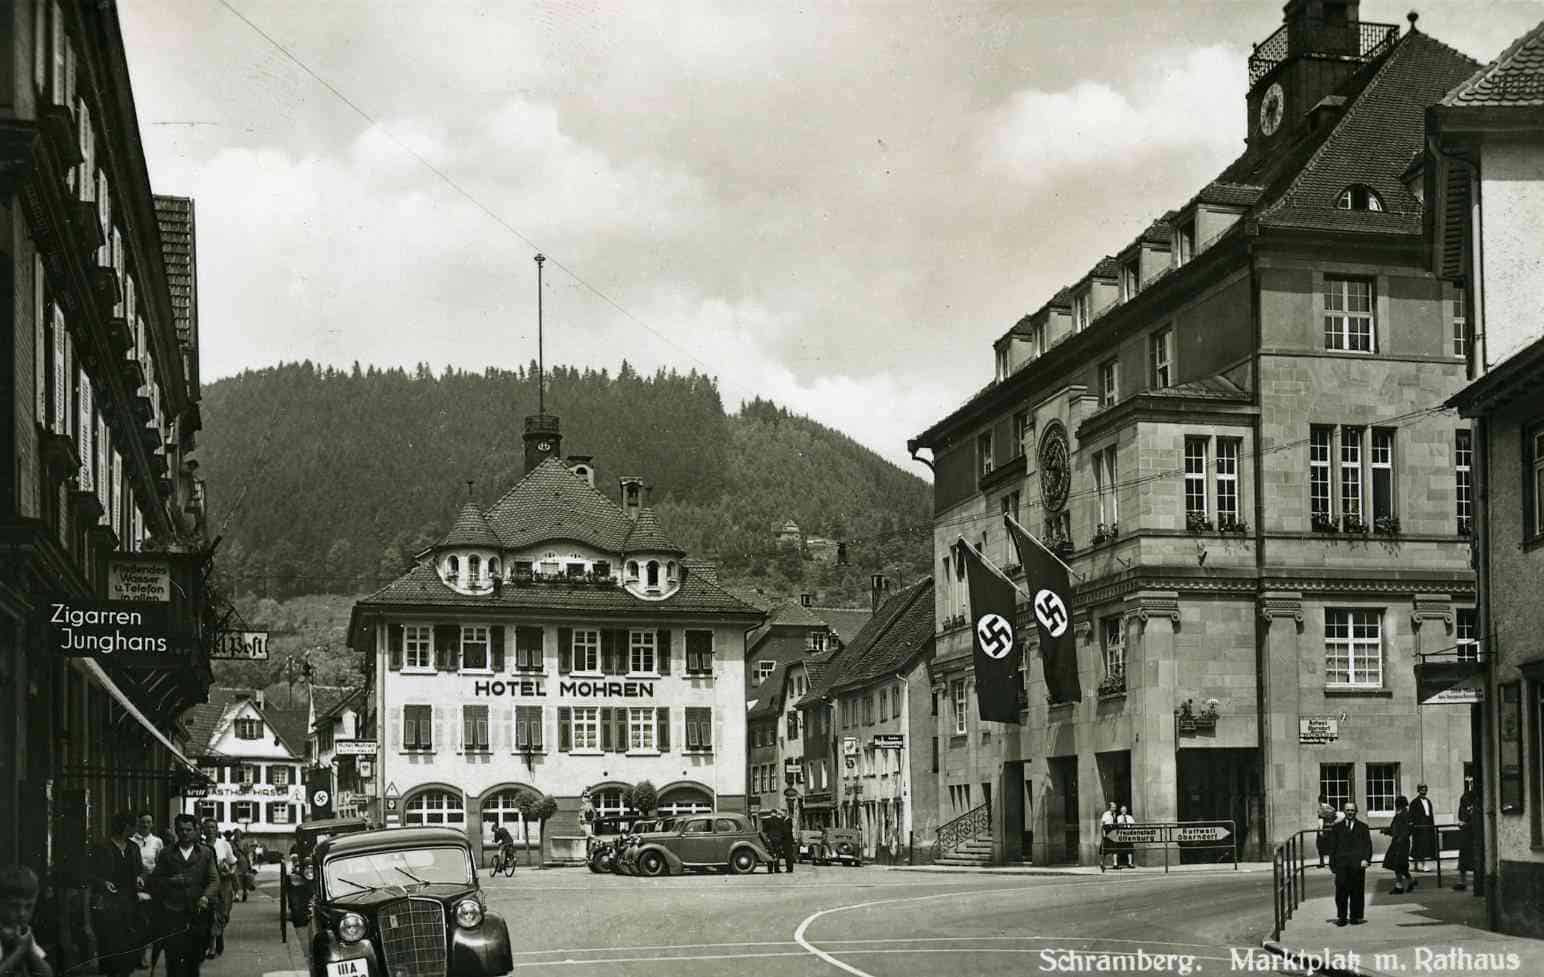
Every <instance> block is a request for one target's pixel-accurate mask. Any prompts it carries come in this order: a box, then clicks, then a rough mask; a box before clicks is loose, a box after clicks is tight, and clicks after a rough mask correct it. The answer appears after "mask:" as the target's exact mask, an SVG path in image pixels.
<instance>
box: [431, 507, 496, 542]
mask: <svg viewBox="0 0 1544 977" xmlns="http://www.w3.org/2000/svg"><path fill="white" fill-rule="evenodd" d="M499 545H500V544H499V537H498V534H497V533H495V532H494V531H493V529H492V527H490V526H489V525H488V521H487V520H486V519H484V518H483V514H482V512H481V510H479V509H478V508H477V503H475V502H473V501H472V500H471V499H468V500H467V501H466V502H464V503H462V505H461V512H460V513H458V514H457V516H456V521H455V524H454V525H452V526H451V527H450V532H448V533H446V534H445V538H444V539H442V540H440V546H442V547H445V546H486V547H489V548H493V549H497V548H498V546H499Z"/></svg>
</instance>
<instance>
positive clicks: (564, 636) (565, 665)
mask: <svg viewBox="0 0 1544 977" xmlns="http://www.w3.org/2000/svg"><path fill="white" fill-rule="evenodd" d="M573 661H574V629H573V628H558V674H559V675H567V674H568V673H569V672H571V671H573ZM564 711H565V712H566V711H567V710H564ZM564 749H567V747H564Z"/></svg>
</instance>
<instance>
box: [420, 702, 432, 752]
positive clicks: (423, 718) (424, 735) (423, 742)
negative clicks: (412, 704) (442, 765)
mask: <svg viewBox="0 0 1544 977" xmlns="http://www.w3.org/2000/svg"><path fill="white" fill-rule="evenodd" d="M418 745H419V747H421V748H422V749H425V750H432V749H434V707H433V706H419V707H418Z"/></svg>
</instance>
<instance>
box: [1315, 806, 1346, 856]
mask: <svg viewBox="0 0 1544 977" xmlns="http://www.w3.org/2000/svg"><path fill="white" fill-rule="evenodd" d="M1341 817H1342V815H1341V813H1340V812H1339V811H1337V810H1335V805H1333V804H1331V803H1330V799H1329V796H1328V795H1326V794H1320V795H1319V830H1318V831H1316V832H1314V839H1313V842H1314V847H1315V848H1316V849H1318V851H1319V867H1320V868H1323V867H1324V859H1325V857H1326V856H1327V855H1329V852H1330V833H1331V832H1332V831H1333V830H1334V828H1335V825H1336V824H1338V823H1339V822H1340V819H1341Z"/></svg>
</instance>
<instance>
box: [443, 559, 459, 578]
mask: <svg viewBox="0 0 1544 977" xmlns="http://www.w3.org/2000/svg"><path fill="white" fill-rule="evenodd" d="M460 575H461V561H460V560H458V559H456V558H455V557H454V556H452V557H451V558H450V559H448V560H446V561H445V576H447V577H449V578H450V581H451V582H452V583H454V582H455V580H456V578H457V577H459V576H460Z"/></svg>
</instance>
